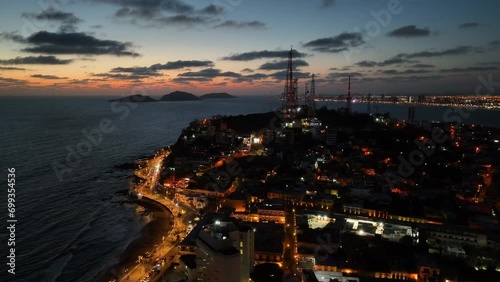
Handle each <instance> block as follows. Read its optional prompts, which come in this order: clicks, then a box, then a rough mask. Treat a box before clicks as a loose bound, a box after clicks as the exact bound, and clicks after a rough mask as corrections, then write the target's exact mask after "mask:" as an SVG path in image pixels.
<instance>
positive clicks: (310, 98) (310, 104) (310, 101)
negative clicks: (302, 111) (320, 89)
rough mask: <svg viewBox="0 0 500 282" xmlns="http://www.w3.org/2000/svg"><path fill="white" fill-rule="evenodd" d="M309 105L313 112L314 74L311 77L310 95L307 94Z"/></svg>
mask: <svg viewBox="0 0 500 282" xmlns="http://www.w3.org/2000/svg"><path fill="white" fill-rule="evenodd" d="M309 107H310V108H311V110H312V111H313V112H316V86H315V83H314V74H313V75H312V79H311V95H309Z"/></svg>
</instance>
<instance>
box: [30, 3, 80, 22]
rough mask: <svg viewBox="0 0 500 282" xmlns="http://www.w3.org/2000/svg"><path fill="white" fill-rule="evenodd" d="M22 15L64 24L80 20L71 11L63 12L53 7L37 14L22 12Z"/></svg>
mask: <svg viewBox="0 0 500 282" xmlns="http://www.w3.org/2000/svg"><path fill="white" fill-rule="evenodd" d="M22 17H24V18H28V19H35V20H40V21H59V22H62V23H65V24H71V25H75V24H78V23H80V22H81V21H82V20H81V19H80V18H78V17H77V16H75V14H73V13H69V12H63V11H60V10H56V9H54V8H52V7H51V8H48V9H47V10H44V11H42V12H41V13H39V14H35V13H23V14H22Z"/></svg>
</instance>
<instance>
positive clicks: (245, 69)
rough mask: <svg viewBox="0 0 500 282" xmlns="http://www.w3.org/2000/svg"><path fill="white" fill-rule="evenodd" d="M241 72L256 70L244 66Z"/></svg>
mask: <svg viewBox="0 0 500 282" xmlns="http://www.w3.org/2000/svg"><path fill="white" fill-rule="evenodd" d="M241 72H254V70H253V69H249V68H244V69H242V70H241Z"/></svg>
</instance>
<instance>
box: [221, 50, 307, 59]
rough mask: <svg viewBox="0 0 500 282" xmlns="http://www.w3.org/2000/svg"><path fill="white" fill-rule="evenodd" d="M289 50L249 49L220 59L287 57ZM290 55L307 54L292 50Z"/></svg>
mask: <svg viewBox="0 0 500 282" xmlns="http://www.w3.org/2000/svg"><path fill="white" fill-rule="evenodd" d="M288 54H289V51H285V50H283V51H268V50H263V51H251V52H245V53H239V54H233V55H229V56H226V57H223V58H222V60H226V61H252V60H258V59H269V58H288ZM292 56H293V57H294V58H303V57H306V56H307V54H305V53H300V52H298V51H297V50H292Z"/></svg>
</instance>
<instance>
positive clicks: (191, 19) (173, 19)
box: [156, 15, 207, 27]
mask: <svg viewBox="0 0 500 282" xmlns="http://www.w3.org/2000/svg"><path fill="white" fill-rule="evenodd" d="M156 22H157V23H159V24H161V25H165V24H166V25H175V26H185V27H191V26H193V25H196V24H203V23H206V22H207V19H205V18H203V17H199V16H187V15H176V16H169V17H162V18H158V19H156Z"/></svg>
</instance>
